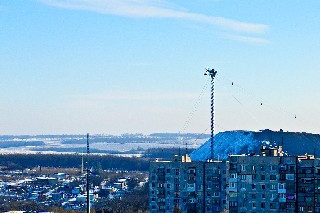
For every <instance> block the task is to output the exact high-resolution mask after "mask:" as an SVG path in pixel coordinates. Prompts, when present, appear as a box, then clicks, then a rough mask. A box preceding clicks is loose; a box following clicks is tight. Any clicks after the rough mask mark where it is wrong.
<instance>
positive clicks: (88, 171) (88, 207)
mask: <svg viewBox="0 0 320 213" xmlns="http://www.w3.org/2000/svg"><path fill="white" fill-rule="evenodd" d="M89 154H90V149H89V133H87V163H86V164H87V165H86V167H87V213H90V169H89Z"/></svg>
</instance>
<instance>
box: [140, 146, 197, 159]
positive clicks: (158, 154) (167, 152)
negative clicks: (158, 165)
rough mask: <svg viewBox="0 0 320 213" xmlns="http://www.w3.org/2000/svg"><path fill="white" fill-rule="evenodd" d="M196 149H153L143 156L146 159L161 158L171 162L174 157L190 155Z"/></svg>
mask: <svg viewBox="0 0 320 213" xmlns="http://www.w3.org/2000/svg"><path fill="white" fill-rule="evenodd" d="M193 150H194V149H187V150H186V149H179V148H164V149H162V148H152V149H148V150H147V151H145V153H144V154H143V155H142V157H144V158H161V159H168V160H171V159H172V157H173V156H174V155H179V154H180V155H185V154H190V153H191V152H192V151H193Z"/></svg>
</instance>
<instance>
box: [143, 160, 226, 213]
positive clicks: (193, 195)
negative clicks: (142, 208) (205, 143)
mask: <svg viewBox="0 0 320 213" xmlns="http://www.w3.org/2000/svg"><path fill="white" fill-rule="evenodd" d="M225 166H226V164H225V162H222V161H214V162H192V161H191V160H190V158H189V157H188V156H187V155H186V156H175V158H174V160H173V161H156V162H151V165H150V178H149V180H150V182H149V184H150V185H149V186H150V212H172V211H173V209H174V208H179V209H180V210H181V211H182V212H221V211H222V210H223V209H224V207H225V204H226V194H225V192H226V190H225V186H226V182H225V181H226V170H225Z"/></svg>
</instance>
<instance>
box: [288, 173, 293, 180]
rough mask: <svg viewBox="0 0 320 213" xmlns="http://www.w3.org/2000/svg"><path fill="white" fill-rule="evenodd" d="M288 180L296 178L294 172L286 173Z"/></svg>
mask: <svg viewBox="0 0 320 213" xmlns="http://www.w3.org/2000/svg"><path fill="white" fill-rule="evenodd" d="M286 179H287V180H294V174H286Z"/></svg>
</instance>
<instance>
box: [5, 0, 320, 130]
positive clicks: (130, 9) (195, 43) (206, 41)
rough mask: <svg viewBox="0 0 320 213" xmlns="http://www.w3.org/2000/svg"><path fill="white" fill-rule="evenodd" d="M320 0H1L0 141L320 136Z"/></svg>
mask: <svg viewBox="0 0 320 213" xmlns="http://www.w3.org/2000/svg"><path fill="white" fill-rule="evenodd" d="M318 8H320V1H317V0H310V1H303V2H302V1H298V0H290V1H289V0H284V1H276V0H271V1H236V0H233V1H225V0H214V1H209V0H196V1H187V2H186V1H181V0H172V1H168V0H135V1H132V0H122V1H114V0H91V1H86V0H71V1H69V0H17V1H11V0H3V1H1V2H0V24H1V30H0V46H1V48H0V55H1V57H0V76H1V78H0V90H1V92H0V99H1V102H0V112H1V113H0V135H19V134H32V135H34V134H85V133H87V132H90V133H92V134H98V133H99V134H103V133H104V134H116V135H117V134H121V133H144V134H149V133H154V132H170V133H178V132H182V133H187V132H195V133H209V132H210V97H209V95H210V82H209V79H208V77H207V76H204V75H203V73H204V72H205V68H206V67H209V68H214V69H216V70H217V71H218V76H217V78H216V81H215V97H216V99H215V115H216V118H215V124H216V133H218V132H220V131H226V130H255V131H257V130H261V129H271V130H277V131H278V130H279V129H283V130H284V131H293V132H310V133H317V134H318V133H320V125H319V120H320V109H319V107H318V106H319V104H320V93H319V91H320V84H319V82H318V81H319V79H320V72H319V70H320V60H319V56H320V42H319V37H320V22H319V20H320V14H319V12H318Z"/></svg>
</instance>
